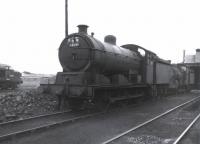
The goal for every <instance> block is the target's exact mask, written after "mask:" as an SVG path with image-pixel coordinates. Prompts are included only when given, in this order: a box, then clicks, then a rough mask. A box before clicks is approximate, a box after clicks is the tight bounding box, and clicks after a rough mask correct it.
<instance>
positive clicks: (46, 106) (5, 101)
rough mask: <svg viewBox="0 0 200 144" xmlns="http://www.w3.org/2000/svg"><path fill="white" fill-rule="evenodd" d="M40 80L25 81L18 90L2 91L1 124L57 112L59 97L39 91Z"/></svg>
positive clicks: (0, 104) (0, 100)
mask: <svg viewBox="0 0 200 144" xmlns="http://www.w3.org/2000/svg"><path fill="white" fill-rule="evenodd" d="M38 85H39V78H34V79H33V78H31V79H30V78H26V79H23V84H21V85H20V86H19V88H17V89H16V90H8V91H0V122H6V121H10V120H17V119H24V118H28V117H32V116H36V115H41V114H48V113H52V112H55V111H57V104H58V100H57V97H55V96H53V95H48V94H42V93H41V92H40V91H38V90H37V86H38Z"/></svg>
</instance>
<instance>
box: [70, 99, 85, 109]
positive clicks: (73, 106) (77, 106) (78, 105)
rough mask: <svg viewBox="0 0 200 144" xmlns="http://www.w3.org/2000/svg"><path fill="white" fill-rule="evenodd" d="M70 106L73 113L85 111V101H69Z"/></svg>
mask: <svg viewBox="0 0 200 144" xmlns="http://www.w3.org/2000/svg"><path fill="white" fill-rule="evenodd" d="M68 104H69V108H70V109H72V110H73V111H79V110H81V109H83V104H84V101H83V100H82V99H69V100H68Z"/></svg>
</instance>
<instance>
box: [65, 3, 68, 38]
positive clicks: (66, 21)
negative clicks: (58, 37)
mask: <svg viewBox="0 0 200 144" xmlns="http://www.w3.org/2000/svg"><path fill="white" fill-rule="evenodd" d="M67 36H68V0H65V37H67Z"/></svg>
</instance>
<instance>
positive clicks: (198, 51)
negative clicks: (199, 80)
mask: <svg viewBox="0 0 200 144" xmlns="http://www.w3.org/2000/svg"><path fill="white" fill-rule="evenodd" d="M195 62H196V63H200V49H196V56H195Z"/></svg>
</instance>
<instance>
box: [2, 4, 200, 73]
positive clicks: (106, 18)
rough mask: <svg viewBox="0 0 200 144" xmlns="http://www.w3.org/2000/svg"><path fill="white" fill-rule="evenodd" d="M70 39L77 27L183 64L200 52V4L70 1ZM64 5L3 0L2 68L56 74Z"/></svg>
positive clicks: (101, 38)
mask: <svg viewBox="0 0 200 144" xmlns="http://www.w3.org/2000/svg"><path fill="white" fill-rule="evenodd" d="M68 1H69V2H68V7H69V33H73V32H76V31H77V28H76V26H77V25H78V24H87V25H89V26H90V27H89V33H91V32H94V33H95V37H96V38H98V39H100V40H103V38H104V36H105V35H108V34H112V35H115V36H116V37H117V44H118V45H123V44H127V43H134V44H137V45H140V46H142V47H144V48H146V49H149V50H151V51H154V52H155V53H156V54H157V55H158V56H159V57H161V58H164V59H171V60H172V62H181V61H182V57H183V50H184V49H185V50H186V54H195V49H196V48H200V1H199V0H68ZM64 4H65V0H1V1H0V63H5V64H9V65H11V66H12V67H13V68H14V69H17V70H19V71H21V72H22V71H30V72H34V73H47V74H51V73H52V74H55V73H56V72H58V71H61V70H62V68H61V66H60V64H59V61H58V48H59V45H60V43H61V41H62V40H63V38H64V36H65V28H64V26H65V23H64V22H65V17H64V11H65V9H64V6H65V5H64Z"/></svg>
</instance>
